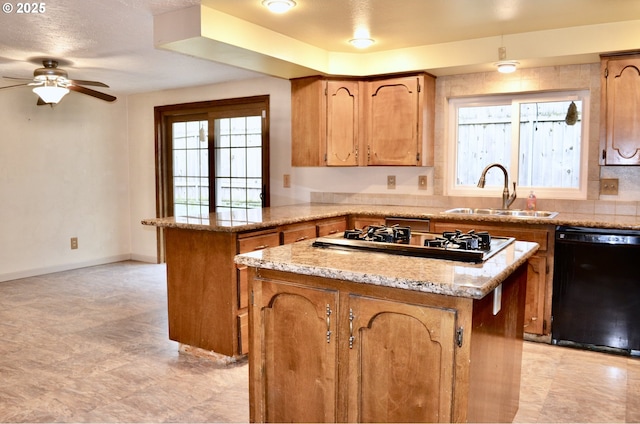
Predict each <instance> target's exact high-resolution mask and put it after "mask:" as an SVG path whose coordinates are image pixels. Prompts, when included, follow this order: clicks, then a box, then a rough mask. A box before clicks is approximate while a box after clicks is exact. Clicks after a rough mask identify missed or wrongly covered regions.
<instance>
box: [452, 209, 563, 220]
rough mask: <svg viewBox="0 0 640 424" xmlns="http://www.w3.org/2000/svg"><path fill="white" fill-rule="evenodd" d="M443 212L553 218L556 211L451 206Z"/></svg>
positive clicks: (556, 213)
mask: <svg viewBox="0 0 640 424" xmlns="http://www.w3.org/2000/svg"><path fill="white" fill-rule="evenodd" d="M443 213H453V214H459V215H495V216H510V217H514V218H547V219H551V218H555V217H556V215H558V212H550V211H526V210H522V209H490V208H479V209H474V208H453V209H448V210H446V211H444V212H443Z"/></svg>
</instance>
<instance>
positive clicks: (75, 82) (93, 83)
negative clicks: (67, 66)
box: [69, 79, 109, 88]
mask: <svg viewBox="0 0 640 424" xmlns="http://www.w3.org/2000/svg"><path fill="white" fill-rule="evenodd" d="M69 83H70V84H76V85H91V86H94V87H106V88H109V86H108V85H107V84H105V83H103V82H100V81H85V80H77V79H74V80H69Z"/></svg>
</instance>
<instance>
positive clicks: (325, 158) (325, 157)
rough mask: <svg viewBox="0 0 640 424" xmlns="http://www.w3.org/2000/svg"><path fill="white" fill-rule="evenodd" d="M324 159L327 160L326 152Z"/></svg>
mask: <svg viewBox="0 0 640 424" xmlns="http://www.w3.org/2000/svg"><path fill="white" fill-rule="evenodd" d="M324 161H325V162H326V161H327V154H326V153H325V154H324Z"/></svg>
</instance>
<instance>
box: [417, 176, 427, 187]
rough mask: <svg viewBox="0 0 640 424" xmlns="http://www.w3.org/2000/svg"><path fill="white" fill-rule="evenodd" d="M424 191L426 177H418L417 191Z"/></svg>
mask: <svg viewBox="0 0 640 424" xmlns="http://www.w3.org/2000/svg"><path fill="white" fill-rule="evenodd" d="M426 189H427V176H426V175H418V190H426Z"/></svg>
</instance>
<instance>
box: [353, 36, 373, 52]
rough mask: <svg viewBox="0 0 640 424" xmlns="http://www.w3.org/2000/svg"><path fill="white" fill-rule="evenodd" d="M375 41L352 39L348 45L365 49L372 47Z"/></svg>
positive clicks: (370, 39)
mask: <svg viewBox="0 0 640 424" xmlns="http://www.w3.org/2000/svg"><path fill="white" fill-rule="evenodd" d="M375 42H376V41H375V40H374V39H372V38H352V39H351V40H349V43H350V44H351V45H352V46H353V47H355V48H357V49H366V48H367V47H370V46H372V45H373V44H374V43H375Z"/></svg>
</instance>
